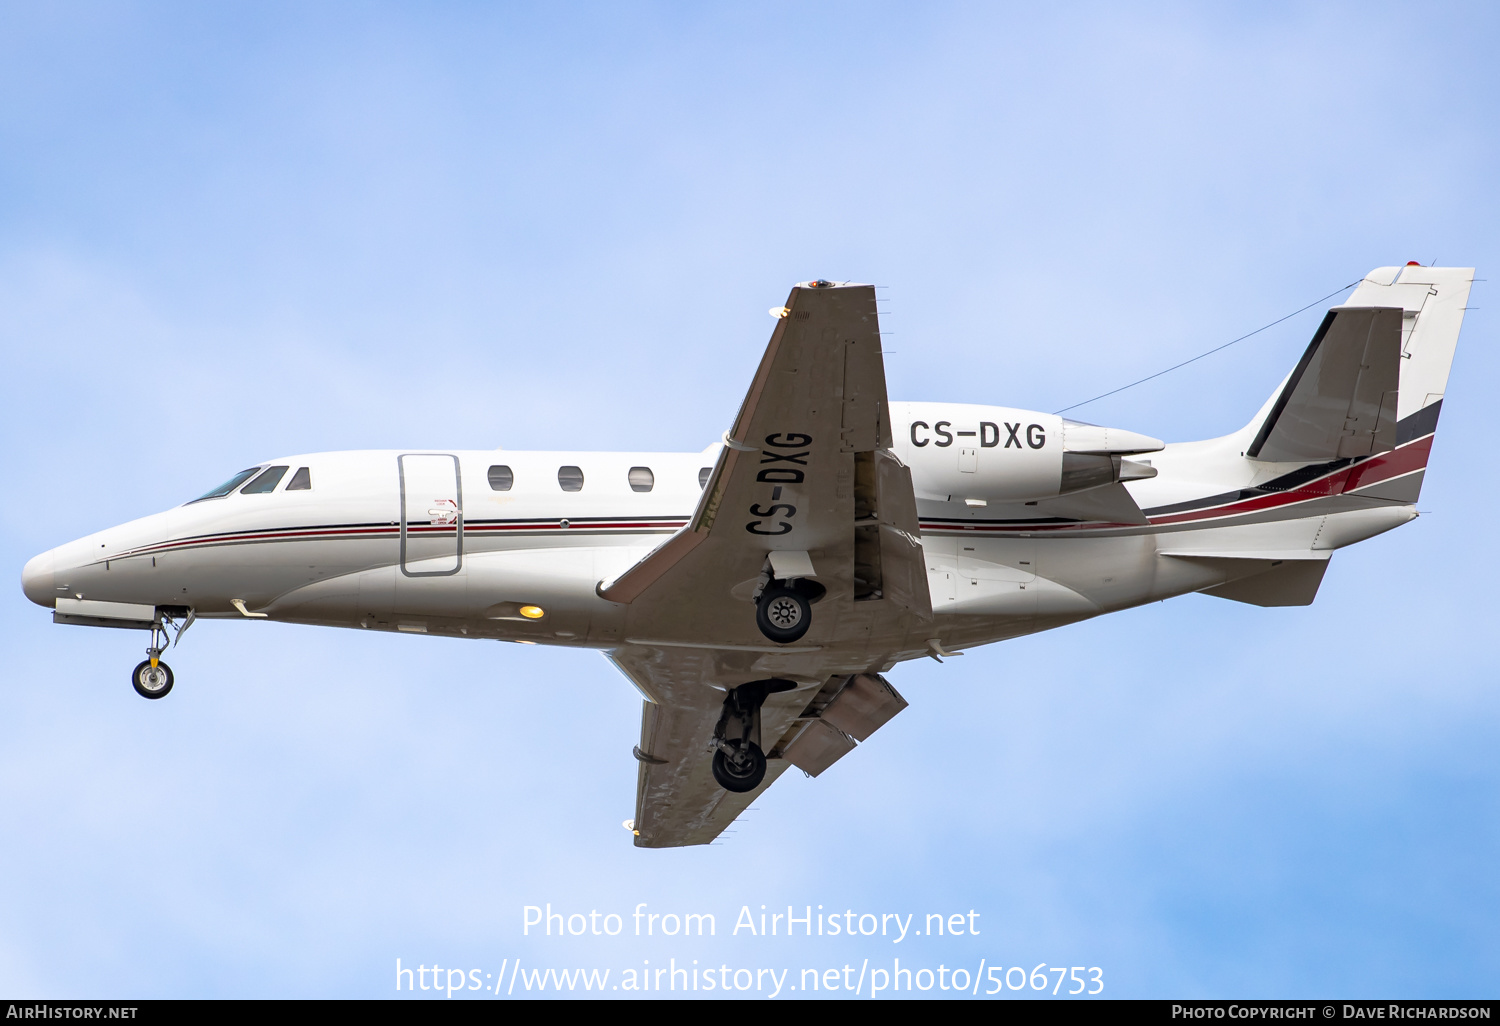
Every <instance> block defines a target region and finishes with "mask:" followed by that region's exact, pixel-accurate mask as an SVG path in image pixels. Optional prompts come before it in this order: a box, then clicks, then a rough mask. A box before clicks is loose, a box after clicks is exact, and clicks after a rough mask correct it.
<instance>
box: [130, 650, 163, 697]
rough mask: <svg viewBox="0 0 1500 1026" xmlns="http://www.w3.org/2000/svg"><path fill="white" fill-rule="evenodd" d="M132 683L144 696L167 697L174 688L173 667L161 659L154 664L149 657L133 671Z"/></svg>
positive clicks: (137, 691) (139, 693)
mask: <svg viewBox="0 0 1500 1026" xmlns="http://www.w3.org/2000/svg"><path fill="white" fill-rule="evenodd" d="M130 683H131V685H132V686H134V688H135V693H136V694H138V695H140V696H141V697H142V698H165V697H166V696H167V693H168V692H169V691H171V690H172V668H171V667H170V666H168V665H167V664H166V663H164V662H162V661H161V660H160V659H158V660H157V661H156V665H155V666H152V665H151V660H150V659H147V660H145V661H143V662H142V663H141V664H140V665H139V666H137V667H136V668H135V669H134V670H132V671H131V674H130Z"/></svg>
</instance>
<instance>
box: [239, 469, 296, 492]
mask: <svg viewBox="0 0 1500 1026" xmlns="http://www.w3.org/2000/svg"><path fill="white" fill-rule="evenodd" d="M290 469H291V468H290V467H267V468H266V469H265V471H264V472H263V473H262V474H261V475H260V477H257V478H256V479H255V480H254V481H251V482H250V483H249V484H247V485H246V486H245V487H243V488H241V489H240V494H241V495H264V494H265V493H266V492H274V491H275V490H276V486H277V485H279V484H281V479H282V477H283V476H285V474H286V472H287V471H288V470H290Z"/></svg>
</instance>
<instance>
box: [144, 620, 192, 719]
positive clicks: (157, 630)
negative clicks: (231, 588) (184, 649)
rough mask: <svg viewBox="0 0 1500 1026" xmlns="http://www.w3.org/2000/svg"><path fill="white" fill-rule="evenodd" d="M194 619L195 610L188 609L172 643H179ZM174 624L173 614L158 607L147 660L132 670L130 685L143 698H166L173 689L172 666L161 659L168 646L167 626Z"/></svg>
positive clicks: (147, 650)
mask: <svg viewBox="0 0 1500 1026" xmlns="http://www.w3.org/2000/svg"><path fill="white" fill-rule="evenodd" d="M179 612H180V611H179ZM194 619H195V615H194V611H193V610H192V609H188V610H187V611H186V619H185V620H184V621H183V624H182V626H181V627H178V628H177V634H176V637H174V638H173V639H172V644H174V645H175V644H177V642H178V640H180V639H181V638H182V632H183V631H185V630H187V629H188V628H189V627H191V626H192V624H193V620H194ZM172 624H173V620H172V616H171V614H170V613H167V612H166V611H165V610H162V609H160V607H158V617H157V620H156V622H155V623H153V624H152V625H151V643H150V644H149V645H147V646H146V660H145V662H143V663H141V664H140V665H138V666H137V667H136V668H135V669H134V670H131V671H130V685H131V687H133V688H135V693H136V694H138V695H140V696H141V697H142V698H153V699H154V698H166V697H167V694H168V692H170V691H171V690H172V683H173V680H174V678H173V676H172V668H171V667H170V666H168V665H167V664H166V663H164V662H162V661H161V654H162V652H163V651H165V650H166V648H167V627H168V626H171V625H172Z"/></svg>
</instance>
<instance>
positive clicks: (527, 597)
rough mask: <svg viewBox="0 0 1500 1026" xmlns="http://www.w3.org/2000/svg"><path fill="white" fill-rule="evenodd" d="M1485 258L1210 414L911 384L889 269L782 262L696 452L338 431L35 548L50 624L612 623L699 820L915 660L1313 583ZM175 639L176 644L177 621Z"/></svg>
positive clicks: (672, 805)
mask: <svg viewBox="0 0 1500 1026" xmlns="http://www.w3.org/2000/svg"><path fill="white" fill-rule="evenodd" d="M1472 280H1473V272H1472V269H1470V268H1438V267H1421V266H1418V265H1416V264H1408V265H1407V266H1405V267H1382V268H1379V269H1377V270H1375V271H1372V272H1370V274H1369V276H1368V277H1366V278H1365V279H1363V280H1362V281H1361V282H1360V283H1359V285H1358V287H1357V288H1356V289H1355V290H1354V293H1353V294H1352V295H1351V296H1350V297H1349V300H1348V302H1346V303H1345V304H1343V305H1342V306H1336V307H1334V308H1332V309H1330V310H1329V311H1328V313H1327V316H1325V317H1324V319H1323V322H1322V324H1321V326H1320V327H1319V328H1318V330H1317V333H1316V334H1315V335H1314V336H1313V339H1312V343H1311V344H1310V345H1309V346H1308V347H1307V351H1306V352H1305V353H1303V355H1302V359H1301V360H1300V361H1299V362H1298V364H1297V366H1296V368H1295V369H1294V370H1293V371H1292V372H1291V374H1290V375H1288V377H1287V379H1286V380H1285V381H1284V382H1283V383H1282V384H1281V385H1280V386H1279V387H1278V388H1277V389H1276V391H1275V393H1274V394H1273V395H1272V396H1271V398H1270V399H1269V400H1267V402H1266V404H1265V406H1264V407H1263V408H1262V409H1261V410H1260V412H1259V413H1257V414H1256V415H1255V417H1254V418H1253V419H1252V420H1251V421H1250V423H1248V424H1247V425H1245V427H1244V428H1242V429H1241V430H1239V431H1236V432H1235V433H1233V434H1231V435H1226V436H1225V437H1223V438H1215V439H1211V440H1209V441H1201V442H1183V443H1174V444H1172V445H1166V444H1164V443H1162V442H1159V441H1157V440H1156V439H1154V438H1148V437H1146V436H1144V435H1140V434H1136V433H1134V432H1131V431H1121V430H1118V429H1116V428H1104V427H1098V426H1095V425H1092V424H1083V423H1079V422H1077V421H1072V420H1066V419H1064V418H1062V417H1059V416H1056V415H1053V414H1046V413H1034V412H1031V411H1029V410H1017V409H1010V408H1008V407H1001V406H972V405H957V404H951V403H892V402H888V401H887V399H886V386H885V370H884V365H883V363H882V360H881V354H880V334H879V328H878V324H877V318H876V311H875V292H874V289H873V288H872V287H870V286H868V285H847V284H845V285H840V284H834V283H830V282H827V281H813V282H807V283H805V284H801V285H798V286H796V287H795V288H793V289H792V292H791V296H790V297H789V298H788V299H787V301H786V305H785V306H784V307H777V308H776V309H774V310H773V311H772V313H773V314H774V315H775V316H776V317H777V318H778V322H777V324H776V328H775V330H774V331H773V332H772V334H771V341H770V344H769V345H768V346H767V347H766V352H765V356H764V357H763V358H762V360H761V362H760V367H759V369H758V370H757V371H756V374H755V378H754V380H753V381H752V382H751V383H750V390H749V392H748V394H747V395H746V396H745V401H744V404H743V405H742V406H741V407H740V411H739V416H738V417H737V418H736V420H735V422H734V426H733V428H731V429H730V430H729V431H727V432H725V433H724V437H723V443H722V445H721V444H718V443H715V444H714V445H712V446H710V447H709V448H707V449H705V450H704V451H703V452H702V453H688V454H676V453H672V454H663V453H639V452H600V453H591V452H577V453H569V452H508V451H498V450H497V451H489V452H431V451H411V452H403V451H388V452H334V453H314V454H310V455H306V456H288V457H284V458H281V459H276V460H271V461H269V462H267V463H265V464H261V465H258V466H254V467H249V468H247V469H245V470H242V471H240V472H239V473H237V474H235V475H234V476H232V477H230V478H229V480H227V481H225V482H224V483H223V484H222V485H220V486H219V487H217V488H215V489H213V490H212V491H210V492H208V493H207V494H206V495H204V496H202V497H201V498H198V499H195V500H193V501H192V502H189V503H187V504H185V505H183V506H179V507H177V508H176V509H172V510H168V511H167V512H164V513H158V514H156V515H154V516H149V517H145V518H144V519H141V520H135V521H132V522H130V523H128V524H122V525H120V526H119V527H114V528H111V529H109V530H107V531H101V532H100V533H98V534H94V535H90V536H89V537H87V538H81V539H79V540H78V541H74V542H70V543H68V544H66V545H63V546H60V547H58V548H56V549H53V550H52V551H50V552H46V553H43V554H42V555H40V556H37V557H36V558H35V559H33V560H31V562H29V563H27V564H26V568H25V570H24V572H23V575H22V583H23V587H24V588H25V591H26V595H27V596H28V597H29V598H30V599H31V600H32V601H34V602H36V603H38V604H39V605H42V606H45V607H47V608H48V609H51V610H53V620H54V621H55V622H57V623H64V624H84V625H90V626H96V627H131V628H139V629H141V630H145V631H150V637H151V640H150V645H149V648H148V649H147V655H148V658H147V659H146V660H145V661H144V662H142V663H141V664H140V665H139V666H137V667H136V668H135V670H134V672H133V673H132V674H131V680H132V683H133V684H134V686H135V689H136V690H137V691H138V692H140V694H141V695H143V696H145V697H146V698H161V697H163V696H164V695H166V694H167V692H169V691H170V690H171V689H172V671H171V670H170V669H168V667H167V665H166V663H164V662H162V661H161V658H160V657H161V654H162V651H163V649H164V647H165V645H166V642H167V640H168V637H169V631H175V632H176V637H177V638H178V639H180V638H181V634H182V632H183V631H185V630H186V629H187V628H188V627H189V626H190V625H191V624H192V623H193V621H194V619H196V618H202V617H216V618H229V619H248V620H280V621H287V622H293V623H307V624H321V625H325V626H334V627H353V628H359V629H363V630H385V631H407V632H411V633H416V634H437V635H444V636H449V637H459V636H462V637H469V638H497V639H500V640H503V641H515V642H523V643H533V644H546V645H571V646H581V647H587V648H597V649H601V650H603V651H604V653H605V655H606V656H607V657H608V658H609V659H610V660H611V661H612V662H613V663H614V664H615V665H616V666H617V667H619V669H620V671H621V672H622V673H624V674H625V676H626V677H628V678H629V679H630V680H631V682H632V683H634V684H635V686H636V687H637V688H638V689H639V690H640V692H641V695H642V696H643V698H644V699H645V704H644V708H643V711H642V717H641V736H640V743H639V744H638V745H637V746H636V748H635V757H636V759H637V760H638V761H639V770H638V777H637V787H636V814H635V819H634V820H633V822H631V823H627V826H631V828H632V829H633V831H634V834H635V843H636V844H637V845H640V846H645V847H669V846H674V845H687V844H706V843H708V842H709V841H711V840H713V839H714V838H715V837H716V836H718V834H719V833H720V832H721V831H722V830H724V828H725V827H726V826H728V825H729V824H730V823H731V822H732V821H733V820H734V819H735V817H736V816H737V815H739V813H740V812H741V811H743V810H744V809H745V807H746V806H747V805H749V804H750V802H751V801H752V800H753V799H754V798H755V797H756V795H757V794H759V793H760V792H761V791H762V790H763V789H764V788H766V787H768V786H770V784H771V783H772V782H773V781H774V780H775V779H776V778H777V777H778V776H779V775H780V774H781V773H783V772H784V771H785V770H786V769H787V767H788V766H796V767H799V768H800V769H802V770H804V771H806V772H807V773H809V774H811V775H812V776H817V775H818V774H820V773H822V772H823V771H824V770H825V769H827V768H828V767H829V766H831V765H832V764H833V763H834V762H836V761H837V760H838V759H840V758H842V757H843V756H845V755H847V754H848V753H849V752H850V751H852V750H853V749H854V747H855V745H856V743H857V742H862V741H864V740H865V739H866V738H868V737H869V736H870V735H871V734H872V733H873V732H874V731H875V730H876V729H878V728H879V727H880V726H881V725H882V724H883V723H885V722H886V721H887V720H889V719H890V718H891V717H892V716H894V715H895V714H896V713H898V712H900V711H901V710H902V709H903V708H905V706H906V702H905V700H904V699H902V697H901V696H900V695H899V694H898V693H897V692H896V690H895V688H893V687H892V686H891V685H890V684H889V683H888V682H887V681H886V680H885V679H884V678H883V677H882V676H881V674H882V673H884V672H886V671H888V670H890V669H891V668H892V667H894V666H895V665H896V664H897V663H899V662H902V661H903V660H907V659H917V658H922V657H925V656H929V655H930V656H935V657H941V656H944V655H948V654H956V653H957V652H958V651H960V650H962V649H965V648H969V647H973V646H976V645H984V644H989V643H991V642H995V641H1002V640H1004V639H1007V638H1014V637H1018V636H1020V635H1023V634H1030V633H1032V632H1035V631H1041V630H1046V629H1048V628H1051V627H1057V626H1060V625H1062V624H1067V623H1073V622H1075V621H1078V620H1083V619H1086V618H1088V617H1091V616H1097V615H1099V614H1100V613H1106V612H1111V611H1113V610H1117V609H1126V608H1129V607H1131V606H1138V605H1141V604H1143V603H1147V602H1156V601H1158V600H1160V599H1165V598H1169V597H1171V596H1173V595H1182V594H1185V593H1187V592H1203V593H1205V594H1209V595H1217V596H1219V597H1221V598H1226V599H1233V600H1235V601H1238V602H1249V603H1253V604H1256V605H1262V606H1283V605H1306V604H1307V603H1309V602H1311V601H1312V600H1313V596H1314V595H1315V594H1316V593H1317V590H1318V585H1319V583H1320V582H1321V581H1322V578H1323V573H1324V571H1325V570H1326V569H1327V567H1328V559H1329V556H1330V555H1331V554H1332V553H1333V551H1334V550H1335V549H1339V548H1342V547H1343V546H1345V545H1350V544H1352V543H1354V542H1357V541H1362V540H1364V539H1366V538H1369V537H1372V536H1374V535H1377V534H1380V533H1381V532H1382V531H1388V530H1390V529H1391V528H1393V527H1397V526H1399V525H1401V524H1404V523H1406V522H1407V521H1408V520H1411V519H1412V518H1413V517H1415V516H1416V510H1415V508H1414V506H1413V503H1415V502H1416V500H1417V493H1418V491H1419V489H1420V488H1421V484H1422V475H1423V472H1424V469H1425V467H1426V465H1427V454H1428V451H1429V448H1430V447H1431V445H1432V437H1433V431H1434V429H1435V427H1436V425H1437V420H1438V412H1439V410H1440V409H1441V407H1442V399H1443V389H1444V387H1445V383H1446V381H1447V378H1448V369H1449V366H1450V364H1451V362H1452V359H1453V350H1454V346H1455V344H1456V343H1457V341H1458V332H1459V327H1460V324H1461V323H1462V321H1463V315H1464V308H1465V303H1466V302H1467V299H1468V295H1469V287H1470V282H1471V281H1472ZM174 643H175V642H174Z"/></svg>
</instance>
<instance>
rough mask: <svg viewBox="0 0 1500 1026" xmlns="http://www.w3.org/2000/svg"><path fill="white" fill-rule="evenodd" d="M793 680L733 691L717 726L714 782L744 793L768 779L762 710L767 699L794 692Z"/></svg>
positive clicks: (752, 684)
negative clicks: (761, 722) (762, 740)
mask: <svg viewBox="0 0 1500 1026" xmlns="http://www.w3.org/2000/svg"><path fill="white" fill-rule="evenodd" d="M796 686H797V685H796V684H793V683H792V682H791V681H789V680H779V679H776V678H772V679H770V680H756V681H751V682H750V683H748V684H741V685H740V686H739V687H737V688H730V689H729V693H728V694H727V695H725V696H724V711H723V712H722V713H721V714H720V715H719V723H718V725H717V726H716V727H714V743H713V752H714V758H713V772H714V779H715V780H717V781H718V782H719V786H720V787H722V788H723V789H724V790H726V791H733V792H734V793H735V794H744V793H745V792H746V791H753V790H755V789H756V788H757V787H759V786H760V782H761V781H762V780H764V779H765V776H766V753H765V752H764V751H762V749H761V738H760V707H761V706H762V705H764V704H765V701H766V696H767V695H773V694H776V693H777V692H779V691H791V690H792V689H794V688H795V687H796Z"/></svg>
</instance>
